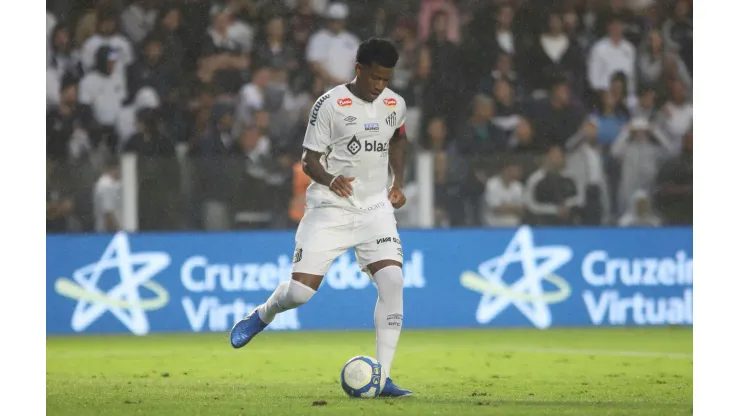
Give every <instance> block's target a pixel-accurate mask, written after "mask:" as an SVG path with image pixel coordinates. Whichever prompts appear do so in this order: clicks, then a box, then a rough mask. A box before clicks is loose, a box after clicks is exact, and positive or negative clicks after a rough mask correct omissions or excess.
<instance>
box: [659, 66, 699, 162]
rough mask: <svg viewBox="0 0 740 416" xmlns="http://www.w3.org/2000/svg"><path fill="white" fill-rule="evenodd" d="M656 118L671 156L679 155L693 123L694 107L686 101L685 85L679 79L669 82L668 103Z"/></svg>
mask: <svg viewBox="0 0 740 416" xmlns="http://www.w3.org/2000/svg"><path fill="white" fill-rule="evenodd" d="M657 118H658V120H657V122H656V123H657V124H658V125H659V126H660V127H661V128H662V130H663V131H664V132H665V133H666V135H667V136H668V141H669V143H670V152H671V155H674V156H675V155H678V154H680V153H681V148H682V146H683V137H684V135H685V134H686V132H687V131H689V130H690V129H691V127H692V125H693V123H694V106H693V105H692V104H691V101H690V100H689V99H688V96H687V92H686V85H684V84H683V82H681V81H680V80H679V79H675V80H673V81H671V83H670V94H669V97H668V101H667V102H666V103H665V105H663V108H662V109H661V110H660V112H659V113H658V117H657Z"/></svg>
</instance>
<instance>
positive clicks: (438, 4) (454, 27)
mask: <svg viewBox="0 0 740 416" xmlns="http://www.w3.org/2000/svg"><path fill="white" fill-rule="evenodd" d="M440 12H442V13H444V15H445V16H447V25H446V26H445V29H444V30H445V31H444V33H443V38H444V39H445V40H447V41H449V42H453V43H457V42H458V41H459V40H460V12H459V11H458V9H457V7H456V6H455V4H454V2H452V1H450V0H422V1H421V10H419V15H418V18H419V39H420V40H421V41H422V42H426V41H427V40H428V39H429V38H430V37H432V36H434V32H435V30H434V24H435V23H434V20H435V18H436V16H437V14H438V13H440Z"/></svg>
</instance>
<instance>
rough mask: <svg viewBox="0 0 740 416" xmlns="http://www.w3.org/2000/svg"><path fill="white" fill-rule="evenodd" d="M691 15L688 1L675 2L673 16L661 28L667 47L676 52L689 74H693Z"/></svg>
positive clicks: (692, 25)
mask: <svg viewBox="0 0 740 416" xmlns="http://www.w3.org/2000/svg"><path fill="white" fill-rule="evenodd" d="M691 14H692V10H691V1H690V0H676V2H675V3H674V5H673V14H672V16H671V17H670V18H668V20H666V21H665V23H664V24H663V28H662V31H663V39H664V40H665V42H666V44H667V46H668V47H669V48H671V50H673V51H677V52H678V54H679V56H680V57H681V60H682V61H683V63H684V65H686V68H687V69H688V70H689V73H693V67H694V22H693V21H692V19H691Z"/></svg>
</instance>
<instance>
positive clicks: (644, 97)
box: [630, 85, 658, 123]
mask: <svg viewBox="0 0 740 416" xmlns="http://www.w3.org/2000/svg"><path fill="white" fill-rule="evenodd" d="M657 113H658V111H657V109H656V108H655V88H654V87H653V86H652V85H642V86H640V90H639V92H638V97H637V103H636V105H635V106H634V107H632V109H631V111H630V114H631V115H632V118H637V117H641V118H644V119H646V120H648V121H650V122H651V123H652V122H653V121H654V120H655V118H656V116H657Z"/></svg>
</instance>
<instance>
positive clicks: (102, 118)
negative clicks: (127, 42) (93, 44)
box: [79, 46, 127, 150]
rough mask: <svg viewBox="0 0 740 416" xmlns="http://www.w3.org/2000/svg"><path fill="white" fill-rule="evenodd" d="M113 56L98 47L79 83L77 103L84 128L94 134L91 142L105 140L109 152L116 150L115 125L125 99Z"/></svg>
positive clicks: (109, 50)
mask: <svg viewBox="0 0 740 416" xmlns="http://www.w3.org/2000/svg"><path fill="white" fill-rule="evenodd" d="M118 62H119V56H118V53H117V52H114V51H113V50H112V49H111V48H110V47H109V46H101V47H100V48H99V49H98V52H97V53H96V54H95V66H94V68H93V71H91V72H88V73H87V75H85V77H84V78H82V81H81V82H80V90H79V102H80V104H82V105H83V106H84V107H83V111H84V112H85V114H88V116H87V122H86V124H87V125H88V126H91V128H92V129H93V130H94V131H95V133H94V137H95V142H96V143H97V142H99V141H101V140H105V142H106V145H107V146H108V148H109V149H111V150H112V149H116V148H117V143H118V140H117V138H116V135H115V129H114V126H115V123H116V120H117V119H118V116H119V114H120V113H121V109H122V108H123V101H124V99H125V98H126V95H127V94H126V80H125V77H124V75H123V73H122V72H120V71H116V70H115V68H116V65H117V63H118Z"/></svg>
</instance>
